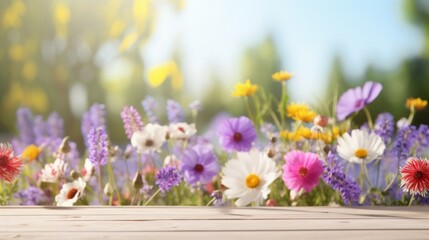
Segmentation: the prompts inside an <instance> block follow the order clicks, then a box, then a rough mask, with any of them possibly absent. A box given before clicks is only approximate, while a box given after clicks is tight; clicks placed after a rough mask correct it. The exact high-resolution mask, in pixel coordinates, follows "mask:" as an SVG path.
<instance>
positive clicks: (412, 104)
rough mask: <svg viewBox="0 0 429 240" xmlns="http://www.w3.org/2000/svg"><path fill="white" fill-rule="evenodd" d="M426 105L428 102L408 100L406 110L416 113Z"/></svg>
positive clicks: (416, 99)
mask: <svg viewBox="0 0 429 240" xmlns="http://www.w3.org/2000/svg"><path fill="white" fill-rule="evenodd" d="M427 105H428V101H426V100H422V99H421V98H408V99H407V102H406V106H407V108H409V109H414V110H417V111H421V110H423V109H424V108H425V107H426V106H427Z"/></svg>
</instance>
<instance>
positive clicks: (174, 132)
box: [168, 123, 197, 140]
mask: <svg viewBox="0 0 429 240" xmlns="http://www.w3.org/2000/svg"><path fill="white" fill-rule="evenodd" d="M168 130H169V136H170V138H171V139H176V140H186V139H189V138H190V137H192V136H193V135H194V134H195V133H196V132H197V129H196V128H195V124H193V123H192V124H187V123H173V124H170V126H169V129H168Z"/></svg>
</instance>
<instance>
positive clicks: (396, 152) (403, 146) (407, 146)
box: [391, 125, 418, 161]
mask: <svg viewBox="0 0 429 240" xmlns="http://www.w3.org/2000/svg"><path fill="white" fill-rule="evenodd" d="M417 139H418V132H417V129H416V127H415V126H412V125H410V126H405V127H402V128H400V129H399V130H398V133H397V136H396V139H395V141H394V142H393V148H392V151H391V154H392V156H393V157H395V158H396V159H397V160H398V161H399V160H401V159H406V158H408V156H409V155H410V151H411V149H412V147H413V146H414V143H415V142H416V140H417Z"/></svg>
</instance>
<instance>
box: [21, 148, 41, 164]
mask: <svg viewBox="0 0 429 240" xmlns="http://www.w3.org/2000/svg"><path fill="white" fill-rule="evenodd" d="M40 152H42V149H41V148H39V147H37V146H36V145H33V144H31V145H29V146H28V147H26V148H25V149H24V152H22V153H21V157H22V158H23V159H25V160H28V161H34V160H36V159H37V158H38V157H39V154H40Z"/></svg>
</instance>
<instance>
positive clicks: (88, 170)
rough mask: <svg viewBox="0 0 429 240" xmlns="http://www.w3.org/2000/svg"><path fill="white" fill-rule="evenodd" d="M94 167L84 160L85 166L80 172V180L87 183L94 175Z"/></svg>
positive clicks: (87, 160)
mask: <svg viewBox="0 0 429 240" xmlns="http://www.w3.org/2000/svg"><path fill="white" fill-rule="evenodd" d="M94 171H95V168H94V165H92V163H91V161H90V160H89V159H88V158H87V159H85V165H84V166H83V169H82V170H81V171H80V174H81V175H82V178H83V180H84V181H85V182H88V181H89V179H91V177H92V176H93V175H94Z"/></svg>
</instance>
